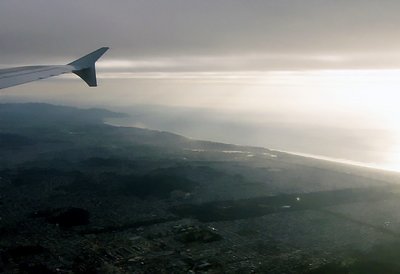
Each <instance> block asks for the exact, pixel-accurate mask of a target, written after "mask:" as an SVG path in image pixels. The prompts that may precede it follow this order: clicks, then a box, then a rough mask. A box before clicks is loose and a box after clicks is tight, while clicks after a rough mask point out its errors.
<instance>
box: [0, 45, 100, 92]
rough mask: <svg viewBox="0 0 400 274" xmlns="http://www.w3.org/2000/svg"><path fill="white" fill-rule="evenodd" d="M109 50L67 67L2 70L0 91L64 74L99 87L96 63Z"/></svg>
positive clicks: (83, 58)
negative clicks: (76, 76) (75, 76)
mask: <svg viewBox="0 0 400 274" xmlns="http://www.w3.org/2000/svg"><path fill="white" fill-rule="evenodd" d="M107 50H108V48H107V47H104V48H100V49H98V50H96V51H93V52H92V53H89V54H88V55H85V56H83V57H82V58H79V59H78V60H75V61H74V62H72V63H69V64H67V65H61V66H27V67H17V68H9V69H0V89H3V88H8V87H12V86H16V85H20V84H24V83H28V82H32V81H37V80H41V79H45V78H49V77H53V76H57V75H61V74H64V73H74V74H76V75H78V76H79V77H80V78H81V79H82V80H84V81H85V82H86V83H87V84H88V86H90V87H95V86H97V79H96V67H95V63H96V61H97V60H98V59H99V58H100V57H101V56H102V55H103V54H104V53H105V52H106V51H107Z"/></svg>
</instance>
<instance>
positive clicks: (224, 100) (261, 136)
mask: <svg viewBox="0 0 400 274" xmlns="http://www.w3.org/2000/svg"><path fill="white" fill-rule="evenodd" d="M399 10H400V1H395V0H298V1H295V0H248V1H243V0H212V1H211V0H165V1H164V0H158V1H156V0H153V1H152V0H141V1H139V0H118V1H111V0H109V1H106V0H84V1H61V0H34V1H28V0H1V1H0V67H7V66H17V65H29V64H65V63H68V62H70V61H72V60H74V59H75V58H77V57H80V56H81V55H83V54H86V53H88V52H90V51H92V50H94V49H97V48H99V47H103V46H109V47H111V50H110V51H109V52H107V54H106V55H105V56H104V57H103V58H102V59H101V60H100V61H99V63H98V73H99V78H100V79H99V84H100V86H99V87H97V88H94V89H91V88H87V87H86V86H85V85H84V83H83V82H82V81H80V80H78V79H77V78H76V77H75V76H70V77H61V79H60V78H56V79H53V78H52V79H48V80H44V81H39V82H35V83H30V84H27V85H21V86H18V87H13V88H9V89H4V90H1V91H0V102H10V101H11V102H12V101H44V102H55V103H61V104H69V105H80V106H105V107H109V108H110V107H111V108H114V109H115V108H123V109H124V110H126V111H130V110H131V112H132V113H134V114H135V115H136V116H135V117H134V118H135V119H134V121H133V122H132V123H133V124H135V125H141V126H144V127H151V128H162V129H164V130H173V131H175V132H179V133H182V134H186V135H189V136H191V137H196V138H204V139H207V137H209V139H213V140H221V141H226V142H235V143H243V144H257V145H264V146H267V147H271V146H273V147H278V148H281V149H284V148H289V149H290V150H294V151H299V152H304V153H314V154H324V155H327V156H333V157H340V158H349V159H353V160H358V161H362V160H363V159H365V161H367V162H384V161H392V162H396V163H397V165H398V167H399V169H400V141H399V140H400V110H399V109H398V104H397V102H400V95H398V94H399V91H400V28H399V26H400V16H399V14H398V12H399ZM138 105H142V107H140V108H139V107H138ZM143 105H144V106H149V105H153V106H158V107H159V108H158V110H157V109H155V108H154V107H143ZM161 106H162V107H161ZM138 109H139V110H140V111H141V115H138V113H137V110H138ZM160 110H163V112H162V111H160ZM157 115H158V116H157ZM138 117H141V119H142V120H140V119H138ZM221 117H223V119H222V118H221ZM279 142H281V143H279ZM354 151H358V152H357V153H355V152H354ZM388 151H391V152H392V153H391V155H390V156H387V155H389V154H385V153H386V152H388ZM393 151H395V154H393ZM362 152H363V153H364V154H363V153H362ZM377 152H379V153H377ZM335 153H336V154H335ZM378 154H379V157H378V156H377V155H378ZM385 155H386V156H385ZM385 157H386V159H385ZM388 157H389V158H390V159H389V158H388ZM374 159H375V160H376V161H374ZM393 159H394V160H393Z"/></svg>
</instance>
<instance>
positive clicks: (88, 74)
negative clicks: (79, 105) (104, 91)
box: [68, 47, 109, 87]
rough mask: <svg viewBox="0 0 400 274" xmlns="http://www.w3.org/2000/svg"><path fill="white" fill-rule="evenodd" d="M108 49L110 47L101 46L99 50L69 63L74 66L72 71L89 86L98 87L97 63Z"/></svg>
mask: <svg viewBox="0 0 400 274" xmlns="http://www.w3.org/2000/svg"><path fill="white" fill-rule="evenodd" d="M108 49H109V48H108V47H104V48H99V49H98V50H95V51H93V52H92V53H89V54H87V55H85V56H83V57H81V58H79V59H78V60H75V61H73V62H72V63H69V64H68V65H70V66H73V67H74V70H73V71H72V72H73V73H75V74H76V75H78V76H79V77H81V78H82V80H83V81H85V82H86V84H88V85H89V87H96V86H97V79H96V67H95V63H96V61H97V60H98V59H99V58H100V57H101V56H102V55H103V54H104V53H105V52H106V51H107V50H108Z"/></svg>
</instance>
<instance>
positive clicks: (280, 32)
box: [0, 0, 400, 70]
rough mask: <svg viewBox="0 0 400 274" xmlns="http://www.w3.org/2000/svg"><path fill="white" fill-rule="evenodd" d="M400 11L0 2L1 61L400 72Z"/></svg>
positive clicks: (384, 7) (335, 3)
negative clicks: (86, 58) (102, 53)
mask: <svg viewBox="0 0 400 274" xmlns="http://www.w3.org/2000/svg"><path fill="white" fill-rule="evenodd" d="M399 10H400V2H399V1H394V0H393V1H391V0H379V1H378V0H375V1H373V0H351V1H345V0H303V1H293V0H251V1H241V0H219V1H215V0H201V1H197V0H168V1H155V0H154V1H149V0H146V1H144V0H142V1H139V0H137V1H132V0H129V1H128V0H119V1H111V0H85V1H61V0H56V1H54V0H34V1H27V0H2V1H1V2H0V26H1V27H0V37H1V39H0V64H2V65H7V64H22V63H30V62H34V61H35V62H38V61H42V62H43V63H49V62H54V61H59V62H65V61H69V60H70V59H71V58H75V57H77V56H79V55H81V54H83V53H86V52H87V51H90V50H92V49H95V48H98V47H101V46H110V47H111V48H112V51H111V52H110V53H109V54H108V56H107V59H108V60H109V61H110V60H114V61H118V62H119V63H118V62H114V64H116V65H117V66H118V64H121V61H128V62H134V61H136V62H138V63H139V64H142V65H143V66H132V67H129V66H128V67H127V66H125V67H124V69H125V70H126V69H128V68H130V69H134V70H141V69H143V70H164V69H169V70H174V69H177V70H193V69H195V70H205V69H206V68H208V70H210V69H215V70H230V69H233V70H238V69H240V70H259V69H261V70H264V69H307V68H343V67H345V68H353V67H356V68H363V67H367V68H369V67H374V68H376V67H383V68H392V67H400V51H399V49H400V35H399V34H400V31H399V28H398V26H399V25H400V17H399V16H398V11H399ZM171 60H172V61H171ZM138 63H136V64H138ZM125 64H127V63H125ZM153 65H154V66H153Z"/></svg>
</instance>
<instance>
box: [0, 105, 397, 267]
mask: <svg viewBox="0 0 400 274" xmlns="http://www.w3.org/2000/svg"><path fill="white" fill-rule="evenodd" d="M123 115H125V114H122V113H114V112H111V111H107V110H103V109H77V108H72V107H65V106H54V105H47V104H0V272H3V273H398V272H399V271H400V263H399V261H398V259H397V257H396V254H398V253H399V252H400V247H399V246H400V245H399V243H400V238H399V237H400V210H399V208H400V207H399V203H398V200H399V197H400V185H399V182H400V175H399V174H398V173H395V172H389V171H383V170H376V169H371V168H363V167H357V166H351V165H345V164H340V163H333V162H328V161H322V160H316V159H311V158H305V157H300V156H295V155H290V154H287V153H282V152H277V151H272V150H269V149H266V148H260V147H248V146H237V145H231V144H223V143H216V142H208V141H200V140H193V139H189V138H185V137H183V136H180V135H176V134H173V133H169V132H162V131H155V130H148V129H141V128H132V127H120V126H112V125H108V124H105V123H104V122H103V121H104V119H106V118H110V117H122V116H123Z"/></svg>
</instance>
